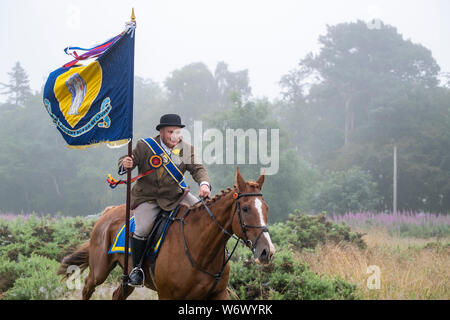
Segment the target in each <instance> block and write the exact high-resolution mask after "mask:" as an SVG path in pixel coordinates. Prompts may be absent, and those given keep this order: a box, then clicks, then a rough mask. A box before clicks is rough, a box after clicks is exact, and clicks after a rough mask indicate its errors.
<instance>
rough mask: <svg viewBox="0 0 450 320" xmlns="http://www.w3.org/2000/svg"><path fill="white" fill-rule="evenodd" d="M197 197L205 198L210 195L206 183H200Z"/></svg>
mask: <svg viewBox="0 0 450 320" xmlns="http://www.w3.org/2000/svg"><path fill="white" fill-rule="evenodd" d="M198 195H199V197H202V198H206V197H209V196H210V195H211V190H209V186H208V185H207V184H202V185H201V186H200V189H198Z"/></svg>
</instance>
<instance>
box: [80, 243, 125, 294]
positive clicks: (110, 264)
mask: <svg viewBox="0 0 450 320" xmlns="http://www.w3.org/2000/svg"><path fill="white" fill-rule="evenodd" d="M116 263H117V262H114V261H112V256H108V254H107V253H106V252H103V251H102V250H92V251H91V252H89V275H88V277H87V278H86V281H85V284H84V288H83V291H82V299H83V300H89V299H90V298H91V296H92V294H93V293H94V291H95V287H97V286H99V285H101V284H102V283H103V282H105V280H106V278H108V275H109V274H110V272H111V271H112V269H114V267H115V266H116Z"/></svg>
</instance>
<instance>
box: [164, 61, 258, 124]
mask: <svg viewBox="0 0 450 320" xmlns="http://www.w3.org/2000/svg"><path fill="white" fill-rule="evenodd" d="M164 86H165V87H166V89H167V92H168V110H171V111H173V112H175V113H178V114H180V116H181V117H182V118H183V119H186V120H185V122H186V123H187V125H188V127H189V126H190V124H191V123H192V122H193V120H199V119H201V116H202V115H203V114H205V113H209V112H215V111H218V110H219V109H223V108H230V107H231V106H232V105H233V104H234V103H235V102H236V101H243V102H244V103H245V102H246V101H248V99H249V97H250V95H251V87H250V79H249V77H248V70H238V71H230V70H229V69H228V65H227V64H226V63H225V62H219V63H218V64H217V66H216V69H215V72H214V74H213V73H212V72H211V70H209V69H208V67H207V66H206V65H205V64H204V63H201V62H198V63H191V64H189V65H186V66H184V67H183V68H181V69H177V70H175V71H173V72H172V73H171V74H170V76H169V77H167V78H166V80H165V82H164Z"/></svg>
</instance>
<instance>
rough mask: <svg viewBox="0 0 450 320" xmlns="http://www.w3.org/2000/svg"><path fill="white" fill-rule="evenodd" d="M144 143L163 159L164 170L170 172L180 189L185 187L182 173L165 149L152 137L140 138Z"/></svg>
mask: <svg viewBox="0 0 450 320" xmlns="http://www.w3.org/2000/svg"><path fill="white" fill-rule="evenodd" d="M142 141H144V142H145V144H146V145H147V146H148V147H149V148H150V150H152V152H153V153H154V154H156V155H159V156H160V157H161V158H162V159H163V166H164V168H165V169H166V171H167V172H168V173H169V174H170V176H171V177H172V178H173V179H174V180H175V182H176V183H178V185H179V186H180V188H181V189H183V190H184V189H185V188H186V187H187V186H186V182H184V175H183V173H182V172H181V171H180V169H179V168H178V166H177V165H176V164H175V163H173V161H172V159H171V158H170V156H169V155H168V154H167V152H166V150H164V148H163V147H161V146H160V145H159V143H158V142H157V141H156V140H155V139H153V138H147V139H142Z"/></svg>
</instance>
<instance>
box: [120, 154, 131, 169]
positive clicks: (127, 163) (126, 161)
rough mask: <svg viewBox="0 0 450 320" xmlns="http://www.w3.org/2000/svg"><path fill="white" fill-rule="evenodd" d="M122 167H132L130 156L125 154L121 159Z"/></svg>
mask: <svg viewBox="0 0 450 320" xmlns="http://www.w3.org/2000/svg"><path fill="white" fill-rule="evenodd" d="M122 164H123V167H124V169H131V168H133V159H132V158H131V157H128V156H126V157H125V158H123V161H122Z"/></svg>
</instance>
